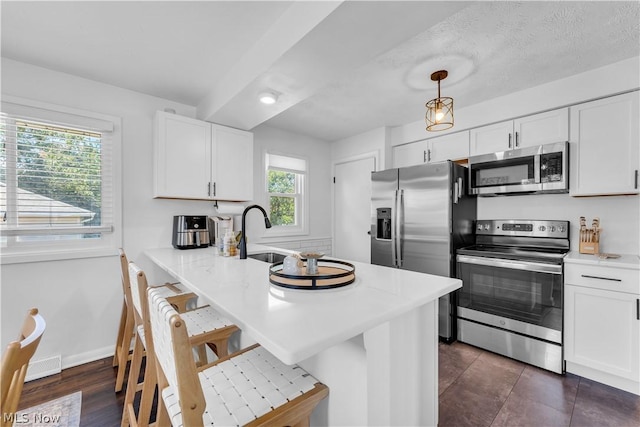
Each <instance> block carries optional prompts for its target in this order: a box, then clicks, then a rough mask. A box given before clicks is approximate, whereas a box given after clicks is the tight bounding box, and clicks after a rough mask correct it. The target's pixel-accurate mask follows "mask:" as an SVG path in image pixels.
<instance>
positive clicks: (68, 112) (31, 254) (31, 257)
mask: <svg viewBox="0 0 640 427" xmlns="http://www.w3.org/2000/svg"><path fill="white" fill-rule="evenodd" d="M1 109H2V111H3V112H6V113H8V114H9V115H10V116H25V117H29V118H31V120H33V121H38V120H42V121H45V122H49V123H52V124H58V125H59V126H61V127H64V126H68V127H73V125H75V126H76V127H87V128H91V125H92V124H96V126H98V125H100V126H108V127H110V132H106V133H104V137H103V138H102V140H101V143H102V144H103V145H105V144H108V150H109V151H110V153H109V154H108V156H105V157H103V158H102V161H103V167H102V188H103V192H102V194H103V197H109V195H110V198H111V200H110V201H109V204H110V205H111V212H110V213H111V221H109V223H108V224H105V225H103V226H101V227H99V229H100V230H101V231H98V232H97V233H99V234H100V237H99V238H95V239H73V240H67V239H61V240H55V239H54V240H45V241H24V242H14V243H12V244H10V245H7V246H5V247H2V248H1V252H0V265H1V264H15V263H24V262H39V261H54V260H66V259H80V258H91V257H101V256H110V255H113V254H114V251H115V250H116V249H117V248H118V247H121V246H122V201H121V199H122V184H121V181H122V178H121V176H122V171H121V167H122V166H121V165H122V161H121V160H122V131H121V129H122V124H121V122H122V120H121V118H119V117H116V116H111V115H106V114H102V113H97V112H92V111H87V110H80V109H76V108H71V107H65V106H61V105H56V104H50V103H46V102H39V101H33V100H28V99H24V98H20V97H15V96H9V95H3V97H2V108H1ZM79 123H80V124H79ZM81 123H86V125H85V126H83V125H82V124H81ZM102 132H105V131H104V130H103V131H102ZM105 146H106V145H105ZM105 165H106V166H108V167H106V168H105ZM7 181H8V182H7V185H10V183H11V181H10V180H9V179H8V180H7ZM14 184H15V183H14ZM8 202H9V201H8ZM9 203H10V202H9ZM103 206H104V205H103ZM25 230H26V229H25ZM28 233H29V232H28V231H26V232H25V233H24V234H25V235H28ZM11 234H16V232H14V231H10V232H6V235H7V237H9V238H10V236H11ZM19 234H21V233H19ZM49 234H55V233H49ZM62 234H63V233H61V234H60V235H62Z"/></svg>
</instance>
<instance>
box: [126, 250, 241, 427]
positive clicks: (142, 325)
mask: <svg viewBox="0 0 640 427" xmlns="http://www.w3.org/2000/svg"><path fill="white" fill-rule="evenodd" d="M129 277H130V278H131V279H132V280H131V290H130V294H131V301H132V304H131V305H132V306H133V315H134V318H135V323H136V335H135V339H134V347H133V357H132V359H131V365H130V368H129V379H128V380H127V384H128V385H127V393H126V395H125V399H124V410H123V413H122V422H121V425H122V427H126V426H128V425H135V426H147V425H148V424H149V418H150V415H151V410H152V405H153V396H154V392H155V388H156V385H157V376H156V362H155V357H154V351H153V340H152V339H151V326H150V323H149V305H148V303H147V290H148V289H154V290H155V292H156V294H157V295H160V296H162V298H164V299H166V301H167V303H168V304H170V299H168V298H166V291H164V290H163V289H162V287H149V285H148V283H147V277H146V275H145V274H144V271H142V270H141V269H140V268H139V267H138V266H137V265H136V264H135V263H133V262H131V263H129ZM170 306H171V307H172V308H173V309H174V310H175V306H173V304H170ZM182 316H183V319H184V322H185V324H186V326H187V330H188V338H187V341H186V344H185V345H187V347H188V351H192V348H193V347H196V348H197V350H198V359H199V363H200V364H206V363H207V354H206V349H205V344H209V343H210V344H213V346H214V349H215V350H214V351H215V352H216V355H217V356H218V357H223V356H226V355H227V354H228V341H229V338H230V337H231V335H232V334H233V333H234V332H235V331H237V330H238V327H237V326H235V325H233V324H232V322H231V321H229V320H228V319H226V318H224V317H223V316H221V315H220V314H219V313H217V312H216V311H215V310H214V309H213V308H211V307H210V306H204V307H198V308H196V309H194V310H187V311H185V312H183V313H182ZM145 353H146V357H147V361H146V366H145V371H144V380H143V381H142V383H140V384H138V383H137V381H138V377H139V375H140V370H141V365H142V357H143V355H144V354H145ZM134 384H137V385H136V386H134ZM137 391H142V395H141V397H140V405H139V409H138V415H137V417H136V413H135V409H134V399H135V395H136V392H137Z"/></svg>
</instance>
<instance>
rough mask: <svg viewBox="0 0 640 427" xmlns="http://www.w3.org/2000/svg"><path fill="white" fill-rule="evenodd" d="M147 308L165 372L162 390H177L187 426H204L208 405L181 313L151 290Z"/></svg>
mask: <svg viewBox="0 0 640 427" xmlns="http://www.w3.org/2000/svg"><path fill="white" fill-rule="evenodd" d="M148 305H149V320H150V323H151V334H152V337H153V341H154V348H155V355H156V361H157V364H158V365H159V368H161V371H162V372H160V369H159V370H158V371H159V372H158V373H159V378H158V386H159V389H160V390H162V389H163V388H165V387H166V386H171V387H172V388H173V389H174V391H175V392H176V394H177V395H178V401H179V404H180V407H181V409H182V417H183V422H184V425H196V424H193V423H195V422H197V421H199V423H198V424H201V423H202V413H203V412H204V409H205V406H206V401H205V398H204V394H203V392H202V387H201V385H200V382H199V380H198V374H197V369H196V364H195V360H194V358H193V353H192V350H191V345H190V344H189V337H188V334H187V329H186V327H185V324H184V322H183V321H182V319H181V318H180V315H179V314H178V312H177V311H176V310H175V309H174V308H173V307H172V306H171V304H169V303H168V302H167V300H166V299H165V298H163V297H162V296H161V295H160V293H159V292H158V291H157V290H155V289H154V288H153V287H151V288H148ZM178 370H180V372H179V373H178V372H177V371H178ZM162 374H164V375H162ZM179 377H180V379H181V380H180V381H179ZM189 420H192V421H189Z"/></svg>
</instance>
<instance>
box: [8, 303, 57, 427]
mask: <svg viewBox="0 0 640 427" xmlns="http://www.w3.org/2000/svg"><path fill="white" fill-rule="evenodd" d="M46 327H47V324H46V322H45V321H44V319H43V317H42V316H41V315H40V314H38V309H37V308H32V309H31V310H29V313H27V317H26V318H25V320H24V323H23V325H22V329H21V330H20V335H19V336H18V339H17V340H16V341H11V342H10V343H9V345H8V346H7V350H6V352H5V354H4V355H3V356H2V371H1V375H0V387H1V390H2V392H1V394H0V397H1V398H0V408H2V411H0V412H2V414H0V416H1V417H2V421H0V423H1V424H0V425H1V426H2V427H11V426H13V421H14V415H15V413H16V411H17V409H18V402H19V401H20V395H21V394H22V387H23V385H24V377H25V376H26V375H27V368H28V367H29V361H30V360H31V357H33V354H34V353H35V352H36V350H37V349H38V344H40V339H41V338H42V335H43V334H44V330H45V329H46Z"/></svg>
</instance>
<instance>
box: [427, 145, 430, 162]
mask: <svg viewBox="0 0 640 427" xmlns="http://www.w3.org/2000/svg"><path fill="white" fill-rule="evenodd" d="M427 161H428V162H430V161H431V148H429V149H427Z"/></svg>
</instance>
